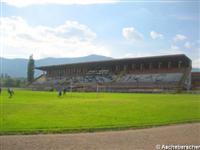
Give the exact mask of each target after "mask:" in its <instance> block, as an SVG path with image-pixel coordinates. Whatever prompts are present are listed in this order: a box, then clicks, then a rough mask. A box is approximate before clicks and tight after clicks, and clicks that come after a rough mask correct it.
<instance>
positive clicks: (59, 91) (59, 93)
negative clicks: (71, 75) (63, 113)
mask: <svg viewBox="0 0 200 150" xmlns="http://www.w3.org/2000/svg"><path fill="white" fill-rule="evenodd" d="M66 92H67V88H64V89H60V90H58V97H61V96H62V95H65V94H66Z"/></svg>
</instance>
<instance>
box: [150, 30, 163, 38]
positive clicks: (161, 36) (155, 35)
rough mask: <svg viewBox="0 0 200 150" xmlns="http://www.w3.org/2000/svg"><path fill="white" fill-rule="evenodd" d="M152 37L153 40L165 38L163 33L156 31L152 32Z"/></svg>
mask: <svg viewBox="0 0 200 150" xmlns="http://www.w3.org/2000/svg"><path fill="white" fill-rule="evenodd" d="M150 36H151V38H152V39H154V40H155V39H163V38H164V36H163V35H162V34H161V33H158V32H155V31H151V32H150Z"/></svg>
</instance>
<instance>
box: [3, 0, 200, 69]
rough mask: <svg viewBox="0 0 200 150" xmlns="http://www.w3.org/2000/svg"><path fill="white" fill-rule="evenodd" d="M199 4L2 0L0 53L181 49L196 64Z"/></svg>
mask: <svg viewBox="0 0 200 150" xmlns="http://www.w3.org/2000/svg"><path fill="white" fill-rule="evenodd" d="M199 19H200V2H199V1H198V0H188V1H186V0H184V1H158V0H156V1H142V2H141V1H123V2H122V1H120V0H1V18H0V33H1V36H0V46H1V57H2V56H3V57H6V58H28V57H29V55H30V54H33V55H34V58H36V59H38V58H44V57H79V56H86V55H90V54H99V55H105V56H111V57H114V58H124V57H140V56H152V55H164V54H179V53H183V54H186V55H187V56H189V57H190V58H191V59H192V60H193V66H195V67H197V66H199V65H200V48H199V47H200V38H199V37H200V28H199V26H200V20H199Z"/></svg>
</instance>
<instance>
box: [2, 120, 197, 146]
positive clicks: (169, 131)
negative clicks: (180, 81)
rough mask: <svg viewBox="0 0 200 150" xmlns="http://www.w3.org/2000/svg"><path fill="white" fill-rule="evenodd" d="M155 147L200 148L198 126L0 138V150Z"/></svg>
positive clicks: (184, 125) (193, 124)
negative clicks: (199, 146) (183, 146)
mask: <svg viewBox="0 0 200 150" xmlns="http://www.w3.org/2000/svg"><path fill="white" fill-rule="evenodd" d="M157 144H160V145H162V144H165V145H171V144H177V145H178V144H179V145H191V144H194V145H200V123H192V124H182V125H172V126H163V127H155V128H149V129H136V130H126V131H108V132H96V133H76V134H47V135H10V136H0V150H143V149H144V150H151V149H156V145H157Z"/></svg>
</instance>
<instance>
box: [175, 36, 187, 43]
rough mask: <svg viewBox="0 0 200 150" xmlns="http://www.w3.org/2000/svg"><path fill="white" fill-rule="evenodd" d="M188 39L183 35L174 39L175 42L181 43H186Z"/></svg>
mask: <svg viewBox="0 0 200 150" xmlns="http://www.w3.org/2000/svg"><path fill="white" fill-rule="evenodd" d="M186 39H187V37H186V36H185V35H182V34H176V36H175V37H174V39H173V40H174V42H179V41H184V40H186Z"/></svg>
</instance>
